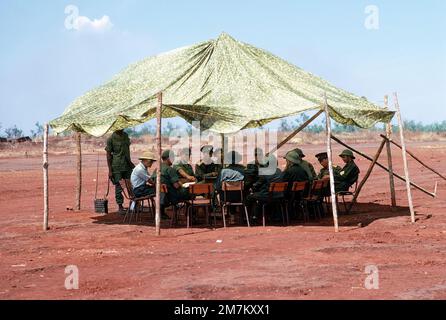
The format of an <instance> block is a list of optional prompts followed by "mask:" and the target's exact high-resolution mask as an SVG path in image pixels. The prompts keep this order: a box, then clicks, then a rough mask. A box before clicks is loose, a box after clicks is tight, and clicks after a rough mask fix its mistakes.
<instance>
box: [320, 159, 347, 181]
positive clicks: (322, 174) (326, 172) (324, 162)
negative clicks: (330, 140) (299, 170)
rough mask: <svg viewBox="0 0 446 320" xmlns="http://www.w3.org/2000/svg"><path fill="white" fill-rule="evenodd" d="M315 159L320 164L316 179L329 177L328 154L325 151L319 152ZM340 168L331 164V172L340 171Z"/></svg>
mask: <svg viewBox="0 0 446 320" xmlns="http://www.w3.org/2000/svg"><path fill="white" fill-rule="evenodd" d="M316 158H317V160H318V161H319V163H320V164H321V166H322V168H321V171H319V174H318V175H317V177H316V178H317V179H318V180H323V179H330V171H329V170H328V155H327V152H321V153H318V154H317V155H316ZM340 171H341V168H340V167H338V166H336V167H335V166H333V172H340Z"/></svg>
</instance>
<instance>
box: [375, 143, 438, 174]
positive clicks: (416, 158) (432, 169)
mask: <svg viewBox="0 0 446 320" xmlns="http://www.w3.org/2000/svg"><path fill="white" fill-rule="evenodd" d="M381 137H384V136H383V135H381ZM390 143H392V144H393V145H395V146H397V147H398V148H400V149H401V150H402V149H403V147H402V146H401V145H400V144H398V143H397V142H395V141H393V140H389V144H390ZM406 152H407V154H408V155H410V156H411V157H412V158H414V159H415V160H416V161H418V162H419V163H420V164H421V165H422V166H423V167H425V168H426V169H429V170H430V171H432V172H433V173H435V174H436V175H438V176H439V177H440V178H442V179H444V180H446V177H445V176H444V175H442V174H441V173H439V172H438V171H437V170H435V169H434V168H431V167H429V166H428V165H427V164H425V163H424V162H423V161H421V160H420V159H419V158H418V157H417V156H416V155H414V154H413V153H412V152H411V151H409V150H407V149H406Z"/></svg>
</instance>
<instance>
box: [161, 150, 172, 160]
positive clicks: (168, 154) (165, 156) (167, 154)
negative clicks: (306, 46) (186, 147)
mask: <svg viewBox="0 0 446 320" xmlns="http://www.w3.org/2000/svg"><path fill="white" fill-rule="evenodd" d="M161 158H163V159H168V158H170V160H172V161H173V159H174V158H175V157H174V154H173V152H172V151H171V150H169V149H167V150H164V151H163V153H162V154H161Z"/></svg>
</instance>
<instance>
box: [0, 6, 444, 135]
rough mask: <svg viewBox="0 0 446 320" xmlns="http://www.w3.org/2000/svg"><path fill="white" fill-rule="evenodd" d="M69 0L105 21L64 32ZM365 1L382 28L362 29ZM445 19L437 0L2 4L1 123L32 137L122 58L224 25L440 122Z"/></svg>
mask: <svg viewBox="0 0 446 320" xmlns="http://www.w3.org/2000/svg"><path fill="white" fill-rule="evenodd" d="M68 5H74V6H76V7H77V8H78V9H79V15H80V16H83V17H87V18H88V19H90V20H87V22H88V21H93V20H94V19H98V20H99V19H101V18H102V17H103V16H104V15H106V16H108V17H109V20H108V21H105V20H100V21H99V22H98V23H99V26H97V29H98V30H94V29H95V28H94V27H91V28H90V29H88V28H87V27H88V23H87V27H86V28H83V27H82V28H81V27H78V30H74V29H71V30H68V29H67V28H66V27H65V20H66V19H67V17H68V16H69V15H68V14H66V13H65V8H66V7H67V6H68ZM368 5H376V6H377V7H378V8H379V29H378V30H368V29H366V28H365V26H364V21H365V19H366V18H367V16H368V14H366V13H365V8H366V7H367V6H368ZM445 18H446V1H443V0H438V1H437V0H427V1H421V0H420V1H397V0H393V1H374V0H368V1H361V0H339V1H322V0H321V1H296V0H294V1H291V0H290V1H193V0H191V1H137V0H130V1H114V0H99V1H74V0H71V1H62V0H57V1H56V0H52V1H49V0H46V1H45V0H42V1H31V0H27V1H25V0H2V1H1V2H0V48H2V49H1V50H0V97H1V99H0V115H1V116H0V123H1V124H2V127H3V129H4V128H6V127H10V126H12V125H14V124H15V125H17V126H18V127H19V128H22V129H25V131H26V132H28V130H29V129H31V128H32V127H33V125H34V123H35V122H36V121H40V122H41V123H42V122H45V121H48V120H51V119H53V118H55V117H57V116H59V115H60V114H61V113H62V112H63V111H64V109H65V108H66V107H67V106H68V105H69V103H70V102H72V101H73V100H74V99H75V98H76V97H78V96H80V95H82V94H83V93H85V92H86V91H88V90H89V89H92V88H93V87H95V86H97V85H100V84H101V83H103V82H104V81H107V80H108V79H110V78H111V77H112V76H113V75H114V74H116V73H117V72H119V71H120V70H122V69H123V68H124V67H125V66H126V65H128V64H129V63H132V62H135V61H137V60H139V59H142V58H144V57H146V56H150V55H154V54H157V53H160V52H164V51H168V50H171V49H174V48H177V47H180V46H184V45H189V44H193V43H197V42H201V41H204V40H207V39H211V38H215V37H217V36H218V35H219V34H220V33H221V32H222V31H225V32H227V33H229V34H231V35H232V36H233V37H235V38H237V39H239V40H241V41H244V42H248V43H251V44H253V45H256V46H258V47H261V48H264V49H266V50H268V51H270V52H272V53H274V54H276V55H278V56H280V57H282V58H284V59H286V60H288V61H290V62H292V63H294V64H295V65H298V66H299V67H302V68H304V69H305V70H307V71H309V72H312V73H314V74H316V75H318V76H321V77H323V78H325V79H326V80H328V81H330V82H332V83H333V84H334V85H336V86H339V87H341V88H343V89H346V90H348V91H351V92H354V93H356V94H358V95H360V96H366V97H367V98H368V99H369V100H372V101H374V102H377V103H382V101H383V95H384V94H386V93H387V94H391V93H392V92H394V91H397V92H398V94H399V98H400V105H401V108H402V111H403V116H404V117H405V118H406V119H413V120H417V121H423V122H434V121H442V120H446V97H445V93H446V37H445V33H446V19H445ZM100 22H104V23H105V22H107V23H106V25H105V27H104V28H103V30H102V29H101V26H102V25H101V24H100ZM99 29H101V30H99Z"/></svg>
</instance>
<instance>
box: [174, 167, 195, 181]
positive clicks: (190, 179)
mask: <svg viewBox="0 0 446 320" xmlns="http://www.w3.org/2000/svg"><path fill="white" fill-rule="evenodd" d="M178 173H179V174H180V176H182V177H183V178H185V179H187V180H188V181H191V182H195V181H197V178H195V177H194V176H190V175H188V174H187V173H186V171H184V169H181V168H180V169H178Z"/></svg>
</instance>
